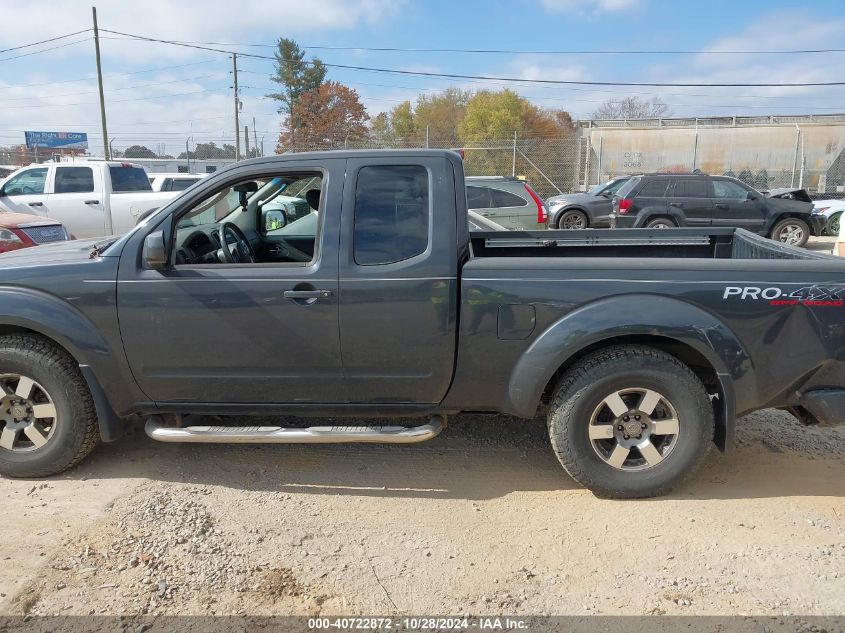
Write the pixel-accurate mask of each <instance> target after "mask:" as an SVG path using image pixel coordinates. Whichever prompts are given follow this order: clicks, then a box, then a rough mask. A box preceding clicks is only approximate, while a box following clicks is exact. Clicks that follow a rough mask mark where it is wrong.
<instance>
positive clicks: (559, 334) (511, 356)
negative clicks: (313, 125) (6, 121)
mask: <svg viewBox="0 0 845 633" xmlns="http://www.w3.org/2000/svg"><path fill="white" fill-rule="evenodd" d="M307 177H317V178H319V179H322V185H323V187H322V191H321V195H320V198H321V199H320V201H319V204H318V211H317V217H316V218H315V219H316V222H317V225H316V229H317V230H315V231H314V234H313V236H308V237H307V239H306V237H305V236H302V237H303V239H302V240H301V241H300V242H299V243H298V245H297V250H298V251H299V252H300V253H305V254H306V256H307V258H308V260H307V261H297V260H296V259H293V258H291V257H289V256H288V255H287V254H286V253H287V249H286V248H285V245H289V242H288V240H289V238H290V236H289V235H288V234H287V233H284V232H282V233H280V234H279V233H276V232H275V230H269V231H268V230H267V224H268V223H267V214H264V213H263V212H262V209H261V206H262V203H263V201H264V200H265V199H267V198H270V197H272V196H274V195H276V194H278V193H279V191H280V190H281V189H282V187H283V186H284V185H285V184H286V183H290V184H293V185H295V184H296V183H297V182H301V181H302V179H303V178H307ZM276 181H280V182H276ZM463 183H464V173H463V161H462V160H461V158H460V156H459V155H458V154H456V153H453V152H450V151H445V150H396V151H366V150H362V151H346V152H325V153H320V152H314V153H308V154H295V153H291V154H283V155H281V156H273V157H263V158H257V159H252V160H247V161H243V162H240V163H237V164H235V165H233V166H232V167H230V168H228V169H226V170H223V171H220V172H218V173H216V174H215V175H213V176H211V177H209V178H208V179H206V180H204V181H203V182H201V183H199V184H198V185H197V186H196V187H193V188H192V189H191V190H190V191H189V192H186V193H185V194H183V195H182V196H180V197H179V198H178V199H177V200H175V201H174V202H173V203H172V204H169V205H167V206H165V207H163V208H161V209H159V210H158V211H157V212H155V213H154V214H153V215H152V216H151V217H150V218H148V219H147V221H146V222H145V223H144V224H142V225H139V226H138V227H137V228H135V230H133V231H131V232H130V233H128V234H127V235H124V236H122V237H119V238H110V239H107V240H100V241H93V240H92V241H87V242H86V241H83V242H80V243H75V244H68V245H62V244H57V245H52V246H48V247H44V248H43V249H32V250H34V251H38V250H44V251H45V254H46V252H47V251H48V249H49V257H48V258H45V257H43V256H39V255H41V253H37V252H33V253H28V252H27V251H26V250H24V251H18V252H15V253H6V254H3V255H0V385H1V386H2V390H0V394H2V396H0V398H2V406H0V411H5V414H4V415H2V416H0V473H2V474H3V475H6V476H16V477H42V476H48V475H52V474H55V473H58V472H60V471H62V470H64V469H66V468H68V467H69V466H71V465H73V464H75V463H77V462H79V461H80V460H81V459H83V458H84V457H85V456H86V455H87V454H88V453H89V452H90V451H91V450H92V449H93V448H94V447H95V446H96V444H97V442H98V440H103V441H110V440H114V439H115V438H116V437H118V436H119V434H120V431H121V429H122V428H124V426H123V425H124V424H125V417H126V416H128V415H130V414H135V415H140V416H145V417H146V418H147V422H146V431H147V433H148V435H150V437H152V438H153V439H155V440H157V441H164V442H218V443H224V442H238V443H244V442H275V443H302V442H314V443H327V442H389V443H397V444H406V443H411V442H418V441H422V440H426V439H430V438H432V437H434V436H436V435H437V434H438V433H440V432H441V431H442V430H443V429H444V426H445V420H446V416H448V415H452V414H455V413H457V412H460V411H481V412H501V413H506V414H509V415H513V416H517V417H519V418H524V419H532V418H533V417H534V416H535V415H536V414H537V412H538V411H539V410H540V407H541V405H542V406H543V407H544V408H547V409H548V418H547V422H548V430H549V434H550V439H551V444H552V446H553V448H554V450H555V452H556V454H557V456H558V458H559V460H560V462H561V464H562V466H563V467H564V468H565V469H566V470H567V472H569V474H570V475H571V476H572V477H573V478H575V479H576V480H577V481H579V482H581V483H582V484H583V485H585V486H587V487H589V488H591V489H592V490H594V491H596V492H597V493H598V494H601V495H606V496H613V497H620V498H625V497H644V496H653V495H658V494H662V493H664V492H666V491H667V490H669V489H670V488H671V487H672V486H674V485H676V484H678V482H680V481H681V480H682V479H683V478H684V477H685V476H688V475H689V474H690V473H691V472H693V471H694V470H695V468H696V466H698V465H700V464H701V462H702V461H703V459H704V457H705V454H706V452H707V450H708V447H709V446H710V444H711V443H716V444H717V445H718V446H719V447H720V448H722V449H726V448H728V447H729V446H730V445H731V441H732V438H733V437H734V429H735V424H736V419H737V416H739V415H743V414H746V413H749V412H751V411H755V410H757V409H762V408H768V407H780V408H784V409H788V410H790V411H791V412H792V413H793V414H795V415H796V416H797V417H798V418H799V419H801V421H803V422H804V423H820V424H831V425H832V424H843V423H845V360H843V357H842V350H843V349H845V316H843V310H842V306H843V303H844V302H845V299H843V297H845V283H843V280H845V260H841V259H838V258H835V257H831V256H829V255H823V254H820V253H814V252H809V251H804V250H801V249H797V248H792V247H789V246H786V245H783V244H777V243H775V242H772V241H770V240H765V239H763V238H760V237H757V236H755V235H753V234H751V233H749V232H748V231H744V230H741V229H727V228H711V227H704V228H699V229H677V230H676V231H675V234H674V235H673V236H672V239H671V240H668V239H660V238H662V237H663V236H664V235H665V234H666V232H665V231H656V230H649V229H643V230H633V231H625V232H616V233H613V232H609V231H603V230H592V229H587V230H585V231H550V232H547V233H545V234H543V235H533V234H530V233H526V232H523V231H516V232H514V231H503V232H500V233H498V234H490V233H475V234H473V233H471V232H470V231H469V230H468V228H467V217H466V206H465V205H466V194H465V192H464V190H463V186H464V185H463ZM222 200H230V201H231V206H230V211H229V213H228V214H226V215H225V216H223V217H222V219H220V220H215V219H214V217H213V216H212V217H211V219H210V220H208V221H201V220H200V218H202V216H203V214H204V213H205V212H206V209H208V208H210V205H211V204H212V203H217V202H219V201H222ZM269 213H276V212H275V211H274V212H269ZM301 221H303V220H300V222H301ZM620 233H621V234H620ZM192 414H200V421H198V422H196V423H195V422H193V421H192V420H196V419H197V418H196V417H194V416H193V415H192ZM294 414H295V415H304V416H314V415H323V416H332V417H337V416H346V417H352V418H360V417H366V416H372V417H382V418H383V417H385V416H395V417H396V418H403V420H402V422H397V423H394V424H390V425H387V426H381V425H375V424H373V425H363V426H362V425H360V423H359V422H354V423H352V424H350V425H343V424H341V423H339V422H337V420H335V419H333V420H332V422H331V424H330V425H315V426H308V427H301V426H299V427H292V428H286V427H282V426H280V425H266V424H265V425H261V424H260V423H259V425H255V424H254V423H243V422H237V421H228V422H225V421H221V422H214V423H213V425H208V422H203V421H202V416H204V415H210V416H216V415H261V416H279V415H294ZM406 418H423V420H422V421H418V422H416V423H414V422H412V421H407V420H406ZM489 432H490V433H497V432H498V431H497V430H496V429H495V428H494V427H493V426H491V427H490V429H489ZM771 432H772V433H777V432H778V431H777V428H774V427H773V428H772V429H771Z"/></svg>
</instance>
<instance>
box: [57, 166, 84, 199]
mask: <svg viewBox="0 0 845 633" xmlns="http://www.w3.org/2000/svg"><path fill="white" fill-rule="evenodd" d="M53 190H54V191H55V192H56V193H88V192H90V191H94V170H93V169H91V168H90V167H56V183H55V185H54V187H53Z"/></svg>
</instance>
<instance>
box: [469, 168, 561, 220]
mask: <svg viewBox="0 0 845 633" xmlns="http://www.w3.org/2000/svg"><path fill="white" fill-rule="evenodd" d="M466 191H467V208H468V209H470V210H471V211H475V212H476V213H478V214H479V215H481V216H483V217H485V218H488V219H490V220H493V221H494V222H497V223H499V224H501V225H502V226H503V227H505V228H507V229H516V230H523V231H538V230H543V229H545V228H546V218H547V216H548V209H547V208H546V204H545V203H544V202H543V200H542V199H541V198H540V196H538V195H537V193H536V192H535V191H534V190H533V189H532V188H531V187H530V186H529V185H528V183H527V182H525V181H524V180H521V179H519V178H512V177H510V176H468V177H467V178H466Z"/></svg>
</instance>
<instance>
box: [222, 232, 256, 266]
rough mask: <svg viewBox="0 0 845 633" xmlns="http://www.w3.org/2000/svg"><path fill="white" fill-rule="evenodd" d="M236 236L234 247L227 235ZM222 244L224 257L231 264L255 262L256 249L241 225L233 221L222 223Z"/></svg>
mask: <svg viewBox="0 0 845 633" xmlns="http://www.w3.org/2000/svg"><path fill="white" fill-rule="evenodd" d="M227 234H229V235H231V236H232V237H234V238H235V243H234V249H232V247H231V246H230V245H229V240H227V239H226V235H227ZM220 246H221V250H222V251H223V259H224V260H226V262H227V263H229V264H254V263H255V251H253V250H252V245H250V243H249V240H248V239H246V235H244V232H243V231H241V229H240V227H239V226H238V225H237V224H234V223H233V222H223V223H222V224H220Z"/></svg>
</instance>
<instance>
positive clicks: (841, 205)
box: [813, 199, 845, 236]
mask: <svg viewBox="0 0 845 633" xmlns="http://www.w3.org/2000/svg"><path fill="white" fill-rule="evenodd" d="M843 213H845V200H835V199H833V200H815V201H813V215H816V216H819V217H820V218H822V219H823V221H824V232H825V234H826V235H833V236H836V235H839V228H840V222H841V221H842V214H843Z"/></svg>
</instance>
